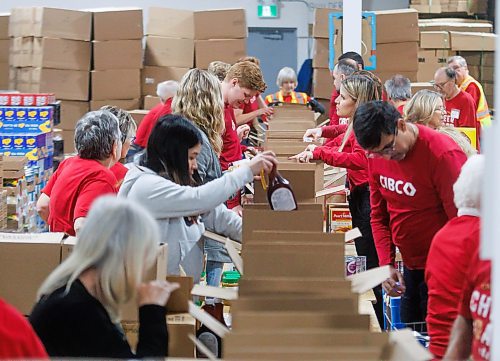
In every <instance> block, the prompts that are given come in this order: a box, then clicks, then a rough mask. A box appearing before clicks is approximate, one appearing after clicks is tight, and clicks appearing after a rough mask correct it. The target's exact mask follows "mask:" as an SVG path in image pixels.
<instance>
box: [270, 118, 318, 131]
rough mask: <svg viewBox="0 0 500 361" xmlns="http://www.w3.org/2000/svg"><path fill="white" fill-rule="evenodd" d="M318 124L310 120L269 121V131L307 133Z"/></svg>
mask: <svg viewBox="0 0 500 361" xmlns="http://www.w3.org/2000/svg"><path fill="white" fill-rule="evenodd" d="M315 127H316V122H314V121H312V122H311V121H308V120H297V121H293V122H286V121H277V122H275V121H274V120H271V121H269V128H268V129H269V131H301V132H303V133H304V132H305V131H306V130H307V129H309V128H315Z"/></svg>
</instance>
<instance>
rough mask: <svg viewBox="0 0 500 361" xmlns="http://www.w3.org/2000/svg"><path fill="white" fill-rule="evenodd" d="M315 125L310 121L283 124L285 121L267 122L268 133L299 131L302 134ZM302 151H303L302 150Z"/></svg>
mask: <svg viewBox="0 0 500 361" xmlns="http://www.w3.org/2000/svg"><path fill="white" fill-rule="evenodd" d="M315 126H316V124H314V122H313V123H311V122H310V121H306V120H304V121H301V120H298V121H294V122H285V121H280V122H273V121H270V122H269V130H270V131H301V132H302V134H304V132H305V131H306V130H307V129H309V128H314V127H315ZM302 150H304V149H302Z"/></svg>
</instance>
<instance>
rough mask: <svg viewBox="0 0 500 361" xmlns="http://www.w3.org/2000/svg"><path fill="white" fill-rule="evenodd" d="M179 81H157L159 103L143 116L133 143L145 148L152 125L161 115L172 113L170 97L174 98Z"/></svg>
mask: <svg viewBox="0 0 500 361" xmlns="http://www.w3.org/2000/svg"><path fill="white" fill-rule="evenodd" d="M178 88H179V83H178V82H176V81H174V80H167V81H164V82H163V83H159V84H158V86H157V87H156V94H157V95H158V96H159V97H160V100H161V103H160V104H158V105H156V106H155V107H154V108H153V109H151V110H150V111H149V113H148V114H146V116H145V117H144V119H143V120H142V122H141V124H139V128H137V134H136V136H135V140H134V144H135V145H136V146H138V147H140V148H141V149H144V148H146V145H147V144H148V139H149V135H150V134H151V132H152V131H153V128H154V126H155V125H156V123H157V122H158V119H160V118H161V117H162V116H164V115H167V114H170V113H172V108H171V107H172V99H173V98H174V95H175V93H176V92H177V89H178Z"/></svg>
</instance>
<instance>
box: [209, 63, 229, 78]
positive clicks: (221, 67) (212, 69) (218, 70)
mask: <svg viewBox="0 0 500 361" xmlns="http://www.w3.org/2000/svg"><path fill="white" fill-rule="evenodd" d="M230 67H231V64H228V63H224V62H223V61H219V60H216V61H212V62H211V63H210V64H208V69H207V70H208V72H209V73H210V74H213V75H215V76H216V77H217V79H219V81H224V79H225V78H226V74H227V71H228V70H229V68H230Z"/></svg>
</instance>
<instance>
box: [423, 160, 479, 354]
mask: <svg viewBox="0 0 500 361" xmlns="http://www.w3.org/2000/svg"><path fill="white" fill-rule="evenodd" d="M483 176H484V157H483V156H482V155H475V156H472V157H470V158H469V159H468V160H467V162H465V164H464V166H463V167H462V171H461V172H460V176H459V177H458V180H457V181H456V183H455V185H454V186H453V190H454V194H455V197H454V198H455V205H456V207H457V208H458V217H455V218H453V219H451V220H450V221H449V222H448V223H446V225H445V226H444V227H443V228H441V230H440V231H438V232H437V233H436V235H435V236H434V239H433V240H432V244H431V248H430V250H429V256H428V257H427V263H426V265H425V282H426V283H427V287H428V290H429V300H428V303H427V328H428V332H429V336H430V338H431V341H430V346H429V350H430V351H431V352H432V353H433V354H434V356H436V357H438V358H442V357H443V356H444V354H445V352H446V348H447V347H448V340H449V336H450V331H451V327H452V325H453V322H454V321H455V318H456V317H457V314H458V308H459V301H460V296H461V292H462V285H463V281H464V279H465V277H466V274H467V269H468V267H469V263H470V260H471V256H472V255H473V254H474V252H475V251H476V250H477V248H478V246H479V237H480V235H479V233H480V218H479V217H480V204H481V189H482V187H481V181H482V179H483ZM450 270H453V272H450Z"/></svg>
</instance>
